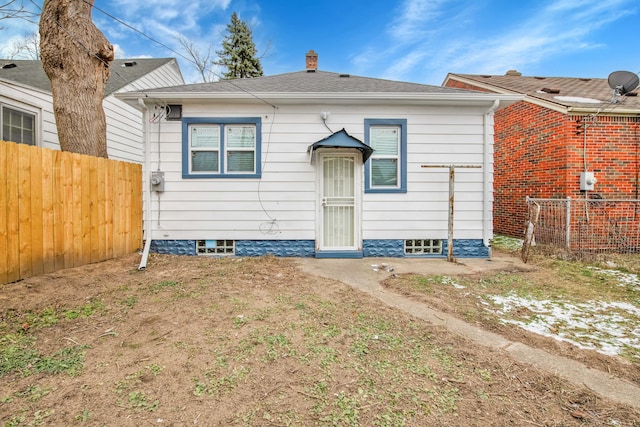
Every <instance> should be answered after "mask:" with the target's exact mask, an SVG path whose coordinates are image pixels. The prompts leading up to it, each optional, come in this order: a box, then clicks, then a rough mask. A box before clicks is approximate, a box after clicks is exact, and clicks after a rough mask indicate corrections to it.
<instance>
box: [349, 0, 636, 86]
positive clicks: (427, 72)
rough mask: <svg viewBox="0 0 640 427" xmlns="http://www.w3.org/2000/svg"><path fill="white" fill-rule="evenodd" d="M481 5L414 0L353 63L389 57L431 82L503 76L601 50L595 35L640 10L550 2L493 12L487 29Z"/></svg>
mask: <svg viewBox="0 0 640 427" xmlns="http://www.w3.org/2000/svg"><path fill="white" fill-rule="evenodd" d="M480 7H486V6H483V5H481V4H478V3H477V2H472V1H471V0H462V1H449V2H444V1H440V0H437V1H428V0H407V1H405V2H404V3H403V5H402V7H401V8H400V9H399V10H398V12H399V13H398V15H397V16H396V17H395V18H394V19H392V21H391V24H390V25H389V27H388V28H387V35H388V36H389V37H388V39H387V40H386V41H385V40H383V41H380V40H376V43H377V46H375V48H374V47H373V45H372V46H369V47H367V48H365V50H364V53H362V54H360V55H356V56H354V58H353V63H354V64H355V65H356V66H359V67H366V66H373V65H374V64H382V63H383V62H382V61H385V62H386V63H391V66H388V67H387V68H386V70H385V71H384V75H387V76H392V77H393V78H399V79H407V77H406V76H409V75H411V76H416V75H418V76H420V81H425V80H427V81H431V82H432V83H433V81H434V80H435V79H436V77H435V76H440V77H439V78H440V82H441V81H442V80H443V78H444V76H445V75H446V73H447V72H462V73H487V74H502V73H504V72H505V71H506V70H508V69H514V68H515V69H522V68H526V66H528V65H531V64H535V63H538V62H541V61H543V60H548V59H550V58H553V57H555V56H558V55H561V54H566V53H570V52H579V51H584V50H588V49H596V48H602V47H604V46H603V43H601V42H597V41H593V40H591V39H590V37H591V35H592V34H593V33H594V32H595V31H597V30H600V29H601V28H603V27H604V26H606V25H609V24H612V23H614V22H615V21H616V20H618V19H620V18H622V17H625V16H627V15H630V14H635V13H637V12H638V7H637V6H636V5H635V3H633V1H632V0H608V1H607V0H605V1H602V0H565V1H547V2H545V3H540V4H538V3H536V7H535V8H534V9H532V10H531V11H530V12H529V13H528V14H524V13H523V14H520V16H524V19H523V18H518V16H515V15H514V16H494V19H495V24H494V25H488V26H487V25H485V26H484V27H483V25H481V24H484V22H479V21H478V19H480V18H478V16H481V13H480V12H482V11H481V10H479V9H478V8H480ZM476 12H477V13H476ZM466 24H469V25H466ZM478 28H481V30H480V29H478ZM371 52H375V56H374V57H372V55H370V53H371ZM416 71H418V72H419V73H416ZM403 76H404V77H403ZM414 80H416V79H415V78H414ZM435 84H438V83H435Z"/></svg>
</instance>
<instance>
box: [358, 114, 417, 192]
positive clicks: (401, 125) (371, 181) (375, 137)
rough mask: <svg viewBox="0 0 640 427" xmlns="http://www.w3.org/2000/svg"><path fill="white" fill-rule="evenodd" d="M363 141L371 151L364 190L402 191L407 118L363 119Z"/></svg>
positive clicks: (405, 184) (405, 158)
mask: <svg viewBox="0 0 640 427" xmlns="http://www.w3.org/2000/svg"><path fill="white" fill-rule="evenodd" d="M365 143H366V144H367V145H369V146H370V147H371V148H373V150H374V151H373V154H371V157H369V160H368V161H367V165H366V168H365V191H366V192H368V193H376V192H378V193H404V192H406V191H407V170H406V169H407V166H406V165H407V121H406V120H405V119H366V120H365Z"/></svg>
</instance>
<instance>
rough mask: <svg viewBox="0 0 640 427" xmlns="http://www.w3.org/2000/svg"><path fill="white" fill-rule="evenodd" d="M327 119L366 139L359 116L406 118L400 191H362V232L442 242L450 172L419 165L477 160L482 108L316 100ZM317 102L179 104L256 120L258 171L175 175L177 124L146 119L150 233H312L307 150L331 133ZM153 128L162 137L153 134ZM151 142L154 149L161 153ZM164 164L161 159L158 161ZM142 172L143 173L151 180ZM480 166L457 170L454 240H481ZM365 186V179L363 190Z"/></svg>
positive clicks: (274, 236)
mask: <svg viewBox="0 0 640 427" xmlns="http://www.w3.org/2000/svg"><path fill="white" fill-rule="evenodd" d="M322 108H323V110H324V109H326V110H327V111H330V112H331V116H330V119H329V120H328V121H327V125H328V126H329V127H331V129H332V131H334V132H335V131H338V130H340V129H342V128H344V129H345V130H346V131H347V132H348V133H349V134H350V135H351V136H353V137H355V138H358V139H359V140H361V141H364V129H365V124H364V123H365V119H406V120H407V128H408V153H407V165H408V166H407V169H408V171H407V177H408V191H407V193H390V194H385V193H381V194H377V193H374V194H362V212H361V216H360V221H361V224H362V238H363V239H365V240H370V239H446V238H447V220H448V217H447V210H448V190H449V181H448V180H449V173H448V169H446V168H442V169H433V168H431V169H425V168H422V167H421V166H422V165H423V164H431V165H449V164H478V165H481V164H482V162H483V158H484V157H483V132H484V126H483V118H482V117H483V116H482V113H483V111H482V110H480V109H472V108H469V109H465V108H451V107H430V108H418V107H407V106H403V107H394V106H358V108H353V107H352V106H347V105H331V106H323V107H322ZM319 111H320V110H319V109H318V107H317V106H300V105H281V106H279V108H278V110H277V111H276V112H275V114H274V111H273V109H272V108H270V107H269V106H267V105H264V106H259V105H254V106H248V105H247V104H237V105H232V104H224V105H204V104H200V105H195V104H193V105H188V104H185V105H183V116H184V117H260V118H261V124H262V165H263V168H262V177H261V178H238V179H235V178H224V179H222V178H190V179H183V178H182V164H181V158H182V152H181V151H182V133H181V130H182V129H181V122H171V121H162V122H161V123H158V122H153V123H150V124H149V132H150V134H149V141H150V148H151V151H150V153H149V159H150V161H151V164H150V169H151V171H155V170H161V171H163V172H165V188H164V192H162V193H152V195H151V201H150V212H149V215H150V216H149V218H151V220H152V227H153V231H152V236H150V237H151V238H152V239H158V240H195V239H233V240H283V241H285V240H291V241H312V240H315V239H316V217H317V209H318V203H319V202H318V200H317V190H318V188H317V187H318V183H317V173H318V171H317V167H318V166H317V164H310V163H309V155H308V153H307V148H308V147H309V146H310V145H311V144H313V143H315V142H317V141H319V140H321V139H323V138H325V137H327V136H328V135H330V134H331V133H330V132H329V130H328V129H327V128H326V127H325V126H324V125H323V123H322V121H321V119H320V113H319ZM159 130H160V136H158V131H159ZM158 148H159V149H160V151H161V153H160V155H159V154H158ZM159 158H160V159H161V163H160V164H158V159H159ZM148 172H150V171H147V173H145V177H147V179H148V175H149V174H148ZM482 181H483V172H482V169H467V170H459V171H458V173H457V175H456V211H455V216H456V223H455V229H456V239H482V238H483V229H482V221H481V220H479V218H482V209H483V200H482V197H483V185H482ZM363 192H364V185H362V188H361V189H360V193H363Z"/></svg>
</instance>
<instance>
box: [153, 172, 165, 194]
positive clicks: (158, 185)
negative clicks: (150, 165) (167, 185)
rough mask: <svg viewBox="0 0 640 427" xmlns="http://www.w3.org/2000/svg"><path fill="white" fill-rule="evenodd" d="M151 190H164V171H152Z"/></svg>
mask: <svg viewBox="0 0 640 427" xmlns="http://www.w3.org/2000/svg"><path fill="white" fill-rule="evenodd" d="M150 182H151V191H157V192H162V191H164V172H151V181H150Z"/></svg>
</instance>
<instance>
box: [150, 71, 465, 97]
mask: <svg viewBox="0 0 640 427" xmlns="http://www.w3.org/2000/svg"><path fill="white" fill-rule="evenodd" d="M144 92H145V93H154V92H157V93H216V92H218V93H233V92H247V93H336V92H342V93H372V92H374V93H398V92H404V93H416V92H417V93H442V94H445V93H469V92H470V91H467V90H462V89H454V88H447V87H442V86H431V85H424V84H418V83H408V82H400V81H394V80H385V79H375V78H370V77H360V76H354V75H350V74H339V73H332V72H327V71H313V72H308V71H297V72H292V73H285V74H277V75H273V76H262V77H255V78H250V79H235V80H221V81H217V82H212V83H196V84H188V85H182V86H172V87H164V88H158V89H150V90H145V91H144Z"/></svg>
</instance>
